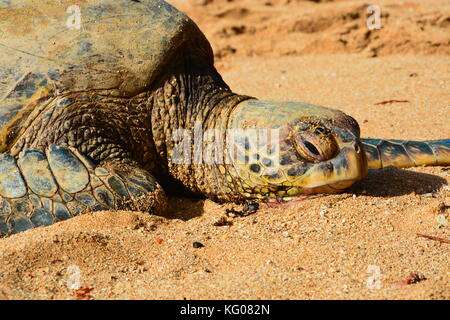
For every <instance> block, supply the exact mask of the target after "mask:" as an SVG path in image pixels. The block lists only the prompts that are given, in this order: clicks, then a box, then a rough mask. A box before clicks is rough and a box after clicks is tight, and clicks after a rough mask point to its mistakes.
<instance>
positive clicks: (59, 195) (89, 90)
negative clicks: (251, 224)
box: [0, 0, 450, 236]
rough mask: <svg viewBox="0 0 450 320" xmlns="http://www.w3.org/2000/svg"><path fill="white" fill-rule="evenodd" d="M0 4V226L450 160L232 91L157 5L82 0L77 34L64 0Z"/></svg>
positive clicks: (340, 120)
mask: <svg viewBox="0 0 450 320" xmlns="http://www.w3.org/2000/svg"><path fill="white" fill-rule="evenodd" d="M11 3H12V4H11V5H7V6H3V7H0V17H2V18H1V19H0V34H1V37H0V55H1V58H2V59H0V152H1V153H0V236H5V235H8V234H12V233H17V232H20V231H24V230H27V229H29V228H33V227H38V226H45V225H50V224H52V223H55V222H57V221H61V220H65V219H68V218H70V217H72V216H75V215H78V214H82V213H84V212H88V211H97V210H105V209H132V210H141V211H146V212H149V213H158V214H163V213H164V210H165V207H166V204H167V201H166V195H165V193H166V192H167V193H175V194H181V193H190V194H196V195H201V196H206V197H209V198H211V199H214V200H218V201H235V202H241V201H246V200H249V199H260V200H265V201H287V200H291V199H294V198H296V197H299V196H301V195H302V194H312V193H334V192H341V191H342V190H344V189H345V188H347V187H349V186H350V185H351V184H353V183H354V182H355V181H358V180H359V179H362V178H364V176H365V175H366V174H367V168H368V167H369V168H381V167H384V166H387V165H395V166H399V167H407V166H413V165H448V164H449V163H450V152H449V142H448V141H441V142H439V141H434V142H426V143H422V144H421V143H417V142H416V143H413V142H405V141H402V142H401V143H398V142H386V141H385V142H382V141H381V140H364V139H363V140H361V139H360V137H359V127H358V124H357V123H356V121H355V120H354V119H353V118H351V117H350V116H347V115H345V114H344V113H342V112H340V111H337V110H332V109H328V108H325V107H320V106H313V105H308V104H304V103H296V102H289V103H288V102H270V101H259V100H256V99H254V98H251V97H248V96H245V95H239V94H235V93H233V92H232V91H231V90H230V88H229V87H228V86H227V85H226V83H225V82H224V81H223V79H222V78H221V76H220V75H219V73H218V72H217V71H216V69H215V68H214V63H213V53H212V49H211V47H210V45H209V43H208V42H207V40H206V38H205V37H204V35H203V34H202V33H201V32H200V31H199V30H198V28H197V26H196V25H195V24H194V23H193V22H192V21H191V20H189V19H188V18H187V17H186V16H184V15H183V14H181V13H180V12H178V11H177V10H176V9H174V8H172V7H170V6H169V5H167V4H166V3H165V2H164V1H161V0H152V1H150V0H141V1H140V2H134V1H128V0H86V1H83V2H82V3H81V4H80V8H81V12H82V13H83V14H84V16H83V17H84V21H86V22H87V23H86V24H85V25H84V26H85V27H84V29H82V30H81V31H76V30H75V31H74V30H67V28H66V26H65V19H66V9H67V8H66V6H65V4H64V3H60V2H56V1H55V2H45V3H44V2H37V1H34V0H11ZM124 11H125V12H127V14H126V15H123V12H124ZM43 12H46V13H51V15H48V14H44V13H43ZM24 16H29V17H31V18H29V19H28V18H27V19H23V17H24ZM117 17H120V18H117ZM36 21H38V22H39V28H37V27H36V28H35V25H34V24H35V23H37V22H36ZM30 39H31V40H30ZM36 39H37V40H36Z"/></svg>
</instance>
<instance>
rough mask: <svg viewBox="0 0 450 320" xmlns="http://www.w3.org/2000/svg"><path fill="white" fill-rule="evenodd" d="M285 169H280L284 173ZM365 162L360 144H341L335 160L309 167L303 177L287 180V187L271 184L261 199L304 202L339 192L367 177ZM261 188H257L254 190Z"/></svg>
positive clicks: (281, 184) (357, 142) (282, 184)
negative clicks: (310, 198)
mask: <svg viewBox="0 0 450 320" xmlns="http://www.w3.org/2000/svg"><path fill="white" fill-rule="evenodd" d="M287 168H291V167H289V166H286V167H285V168H283V169H282V170H283V171H285V170H286V169H287ZM367 172H368V170H367V160H366V158H365V154H364V152H363V149H362V147H361V143H360V142H359V141H356V142H350V143H347V144H346V145H344V146H343V147H342V148H341V150H340V152H339V153H338V154H337V155H336V157H334V158H332V159H330V160H327V161H322V162H319V163H314V164H310V166H309V167H308V169H307V170H306V171H305V172H304V173H303V174H302V175H298V176H295V177H290V180H288V181H285V182H288V185H286V184H285V183H283V182H281V183H279V184H278V185H275V184H273V185H272V186H270V185H269V187H273V188H274V190H273V192H272V193H270V194H268V195H266V196H265V197H264V198H265V199H264V198H263V199H264V200H265V201H266V202H288V201H289V202H290V201H298V200H303V199H305V197H308V196H311V195H314V194H327V193H340V192H343V191H345V190H346V189H347V188H349V187H350V186H351V185H352V184H353V183H355V182H356V181H358V180H361V179H362V178H364V177H365V176H366V175H367ZM261 189H263V188H262V187H261V188H258V189H257V190H261Z"/></svg>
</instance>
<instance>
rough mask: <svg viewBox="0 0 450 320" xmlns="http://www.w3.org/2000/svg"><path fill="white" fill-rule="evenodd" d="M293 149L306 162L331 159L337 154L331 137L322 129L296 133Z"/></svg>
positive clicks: (335, 145) (334, 142)
mask: <svg viewBox="0 0 450 320" xmlns="http://www.w3.org/2000/svg"><path fill="white" fill-rule="evenodd" d="M295 149H296V151H297V153H298V155H299V156H300V157H301V158H303V159H305V160H306V161H308V162H320V161H326V160H329V159H331V158H332V157H333V156H334V155H335V154H336V152H337V149H338V147H337V144H336V141H335V139H334V138H333V136H332V135H331V134H330V133H329V132H327V130H325V129H324V128H322V127H318V128H316V129H315V130H314V131H312V132H302V133H298V134H297V135H296V137H295Z"/></svg>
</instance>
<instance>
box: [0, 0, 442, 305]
mask: <svg viewBox="0 0 450 320" xmlns="http://www.w3.org/2000/svg"><path fill="white" fill-rule="evenodd" d="M171 3H173V4H174V5H176V6H178V7H179V8H180V9H182V10H183V11H185V12H186V13H188V14H189V15H190V16H191V17H192V18H193V19H194V20H195V21H196V22H197V23H198V25H199V26H200V28H201V29H202V30H203V31H204V32H205V34H206V35H207V37H208V38H209V39H210V41H211V43H212V45H213V48H214V50H215V52H216V65H217V68H218V69H219V71H220V72H221V74H222V75H223V77H224V79H225V80H226V81H227V83H228V84H229V85H230V86H231V87H232V88H233V89H234V90H235V91H236V92H239V93H245V94H249V95H254V96H256V97H259V98H261V99H273V100H291V101H303V102H308V103H314V104H320V105H325V106H329V107H334V108H338V109H341V110H343V111H345V112H346V113H348V114H350V115H352V116H353V117H355V118H356V119H357V120H358V122H359V123H360V125H361V128H362V135H363V136H365V137H378V138H399V139H438V138H449V137H450V126H449V125H448V123H449V119H450V117H449V116H450V94H449V93H450V59H449V56H450V3H449V2H448V1H446V0H442V1H437V0H433V1H432V0H429V1H426V2H425V1H419V0H409V1H396V0H386V1H378V2H377V3H378V5H380V7H381V13H382V20H381V22H382V29H381V30H373V31H370V30H368V29H367V27H366V23H365V19H366V18H365V17H366V13H365V10H366V9H365V8H366V7H365V1H345V0H342V1H295V0H266V1H263V0H234V1H231V0H228V1H226V0H195V1H194V0H192V1H185V0H172V1H171ZM393 99H395V100H407V101H408V102H403V103H391V104H381V105H380V104H378V105H377V103H379V102H383V101H387V100H393ZM449 169H450V168H448V167H447V168H445V167H421V168H414V169H410V170H401V169H395V168H386V169H383V170H381V171H377V172H371V173H370V175H369V176H368V177H367V178H366V179H365V180H363V181H361V182H359V183H357V184H355V185H354V186H353V187H352V188H351V189H349V190H348V191H346V192H345V193H343V194H339V195H322V196H316V197H312V198H310V199H308V200H304V201H300V202H294V203H289V204H284V205H277V206H270V207H269V206H267V205H266V204H261V206H260V209H259V210H258V211H257V212H256V213H254V214H252V215H248V216H245V217H227V216H226V214H225V210H226V209H230V208H235V209H239V208H240V207H239V206H237V205H233V204H225V205H219V204H216V203H214V202H212V201H209V200H197V199H183V198H178V197H173V198H171V201H170V202H171V205H170V208H169V212H168V213H166V214H165V215H164V216H151V215H148V214H144V213H139V212H97V213H94V214H87V215H83V216H79V217H76V218H73V219H70V220H68V221H65V222H61V223H58V224H55V225H53V226H50V227H45V228H37V229H34V230H29V231H26V232H23V233H21V234H17V235H14V236H11V237H9V238H6V239H1V240H0V298H2V299H77V298H78V299H83V298H84V299H183V298H186V299H449V298H450V281H449V280H450V263H449V261H450V259H449V253H450V250H449V248H450V247H449V244H448V243H444V242H440V241H437V240H436V239H427V238H423V237H418V236H417V234H424V235H428V236H434V237H438V238H440V239H444V240H447V241H448V239H449V231H450V228H449V226H448V221H449V220H450V218H449V206H450V191H449V187H448V183H449V180H450V170H449ZM218 221H220V222H222V224H225V225H222V226H219V225H218V223H217V222H218ZM224 221H225V222H226V223H223V222H224ZM219 224H220V223H219ZM446 224H447V226H446ZM194 242H200V243H201V244H203V247H198V248H195V247H194V246H193V243H194ZM77 272H78V273H77ZM77 274H78V276H77ZM79 285H82V286H83V287H84V289H81V290H78V291H77V290H76V289H77V288H78V286H79Z"/></svg>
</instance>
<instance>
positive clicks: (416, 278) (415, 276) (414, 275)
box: [395, 272, 427, 287]
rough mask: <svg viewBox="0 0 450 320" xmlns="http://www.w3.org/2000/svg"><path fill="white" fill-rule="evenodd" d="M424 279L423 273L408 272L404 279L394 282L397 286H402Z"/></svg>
mask: <svg viewBox="0 0 450 320" xmlns="http://www.w3.org/2000/svg"><path fill="white" fill-rule="evenodd" d="M426 279H427V278H425V277H424V276H423V275H419V274H417V273H415V272H411V273H410V274H409V276H408V278H406V279H405V280H402V281H398V282H396V283H395V284H396V285H397V286H398V287H403V286H407V285H410V284H414V283H417V282H420V281H423V280H426Z"/></svg>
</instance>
